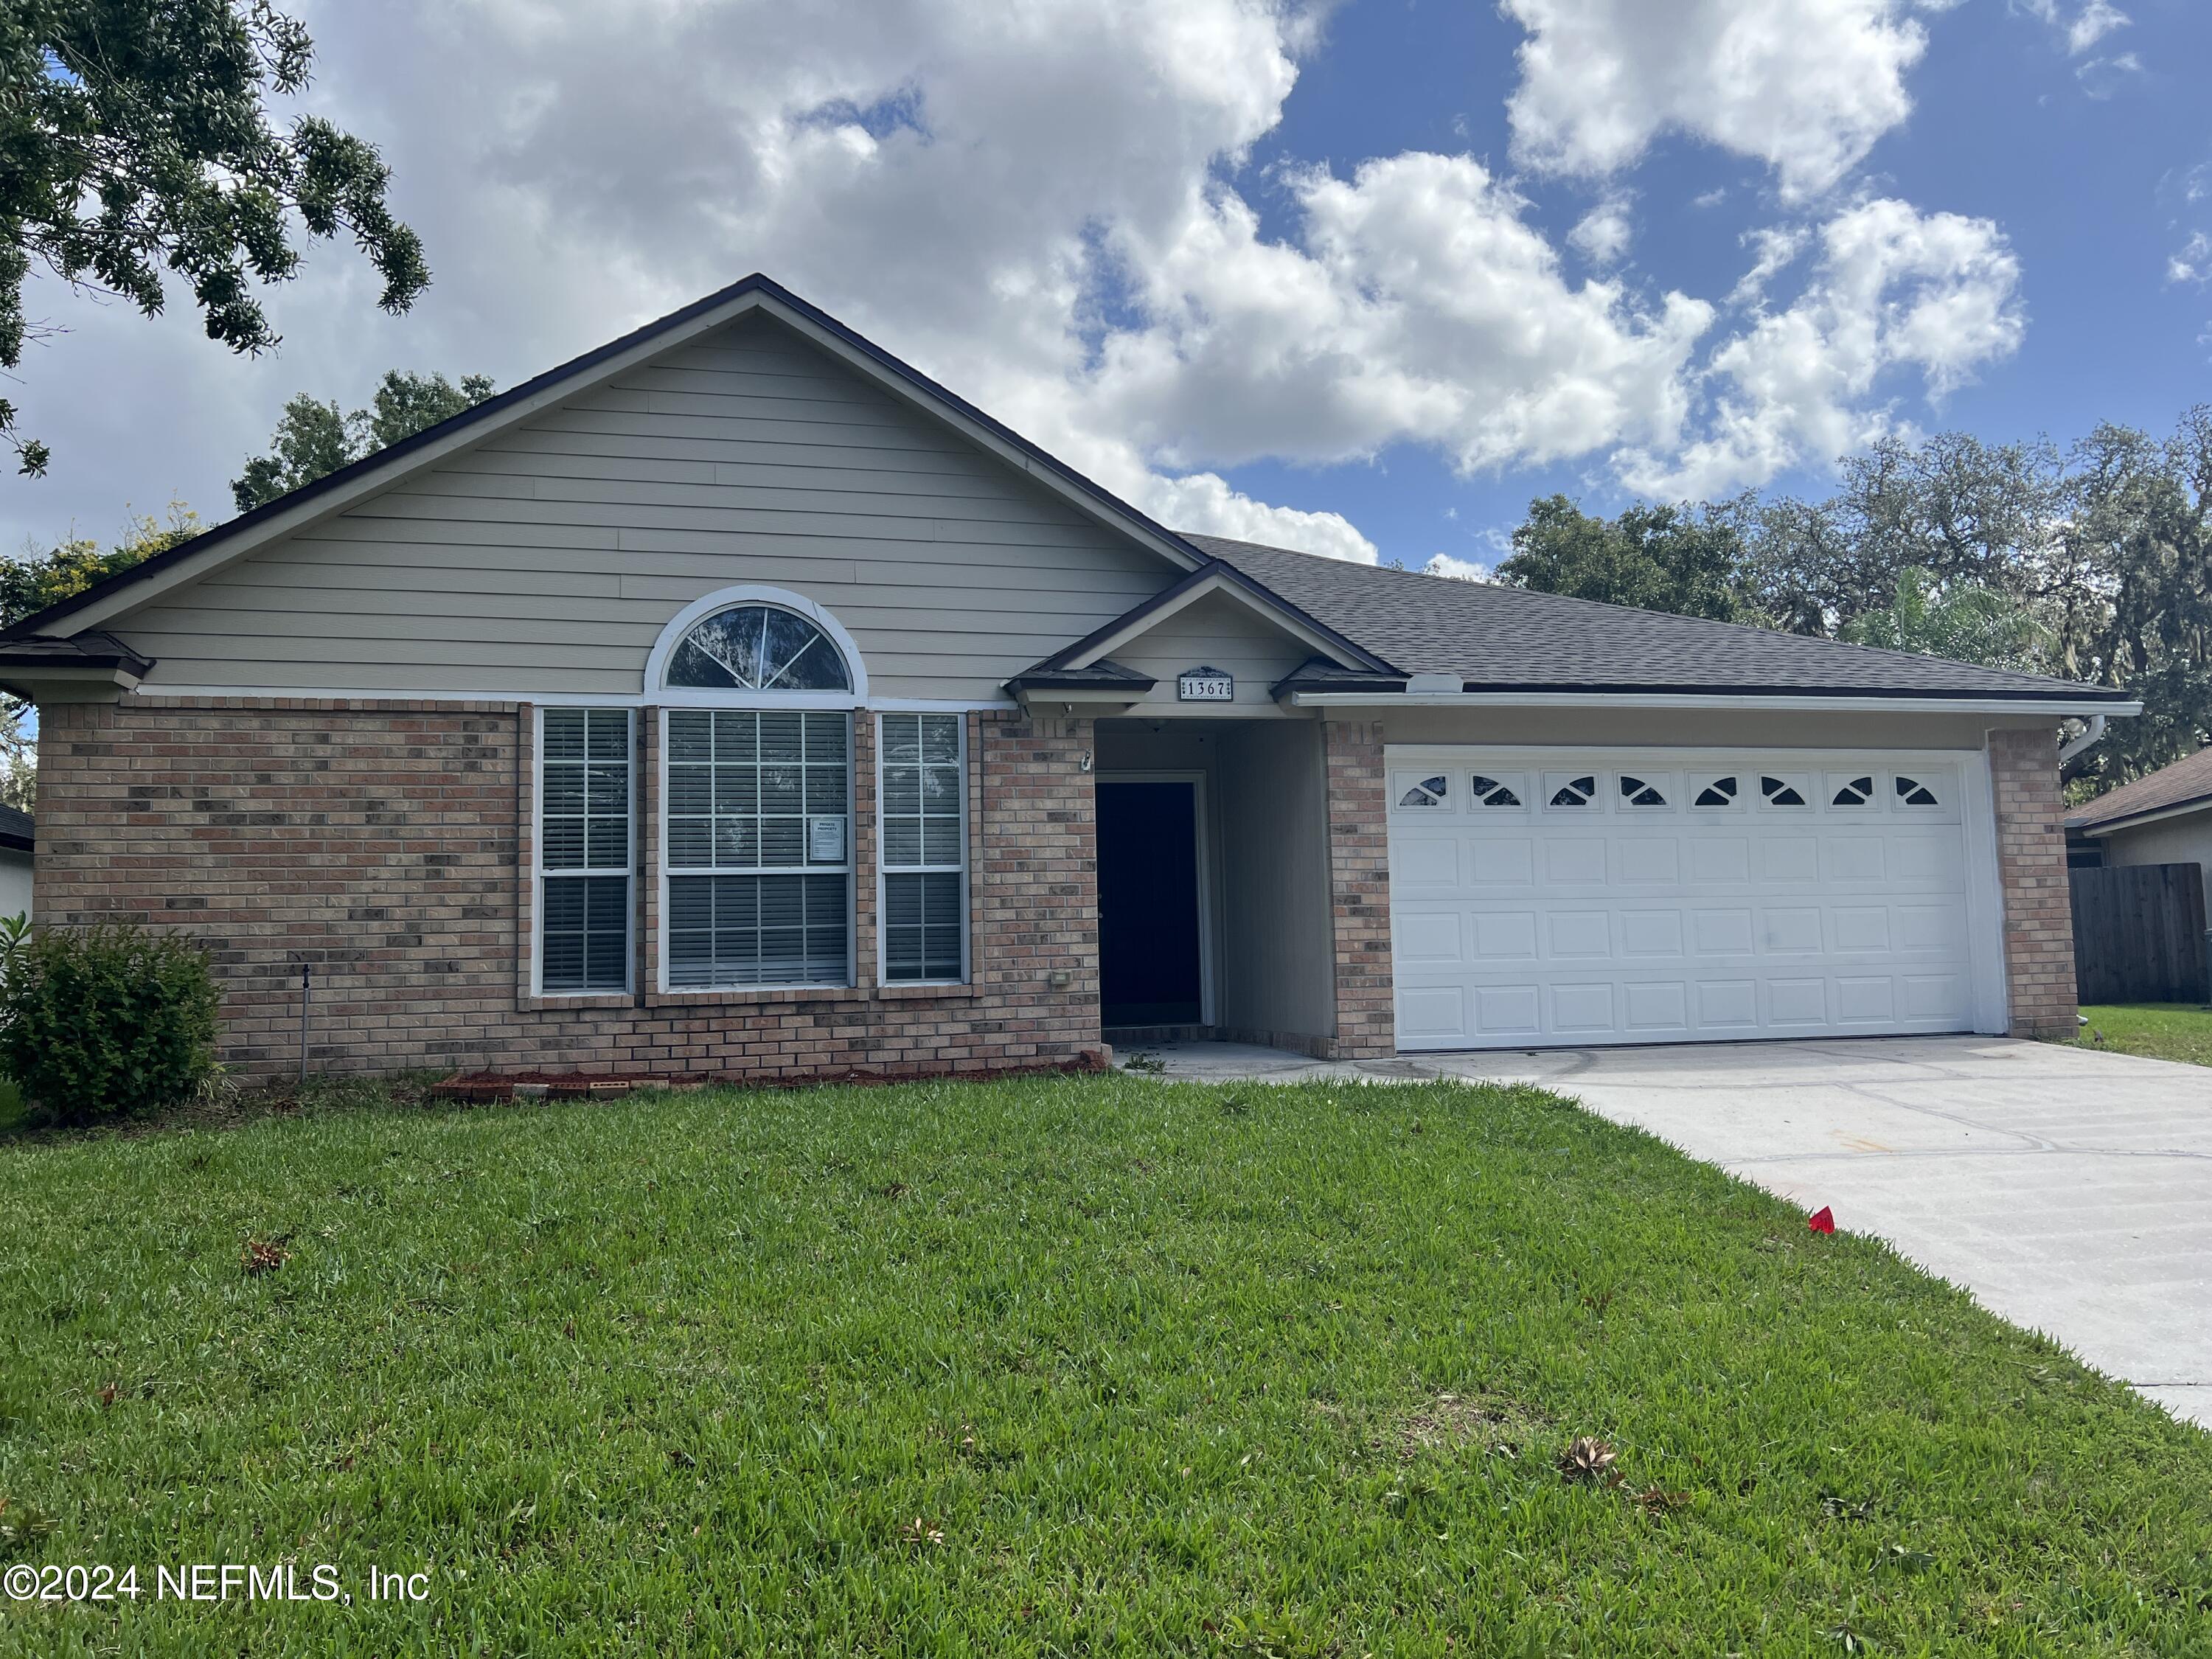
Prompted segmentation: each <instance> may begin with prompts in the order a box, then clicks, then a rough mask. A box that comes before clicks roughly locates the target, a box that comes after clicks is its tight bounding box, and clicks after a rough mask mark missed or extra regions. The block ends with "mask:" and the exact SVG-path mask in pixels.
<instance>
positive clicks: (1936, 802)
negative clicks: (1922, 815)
mask: <svg viewBox="0 0 2212 1659" xmlns="http://www.w3.org/2000/svg"><path fill="white" fill-rule="evenodd" d="M1896 787H1897V804H1898V805H1899V806H1941V805H1942V804H1943V803H1942V800H1941V799H1939V798H1938V797H1937V795H1936V789H1935V786H1934V784H1933V782H1932V781H1930V782H1923V781H1921V780H1920V779H1918V778H1913V777H1907V776H1905V775H1904V774H1903V773H1902V772H1900V773H1899V774H1898V775H1897V786H1896Z"/></svg>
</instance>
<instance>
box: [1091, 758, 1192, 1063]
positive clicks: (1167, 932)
mask: <svg viewBox="0 0 2212 1659" xmlns="http://www.w3.org/2000/svg"><path fill="white" fill-rule="evenodd" d="M1098 972H1099V980H1100V993H1099V1000H1100V1002H1101V1003H1102V1004H1103V1007H1102V1008H1101V1010H1100V1013H1101V1017H1102V1020H1103V1024H1108V1025H1195V1024H1198V1022H1199V1021H1200V1018H1203V1013H1202V1010H1201V1006H1200V991H1199V954H1198V788H1197V786H1196V785H1195V784H1194V783H1191V782H1188V781H1158V782H1134V781H1132V782H1122V783H1117V782H1113V781H1101V782H1100V783H1099V785H1098Z"/></svg>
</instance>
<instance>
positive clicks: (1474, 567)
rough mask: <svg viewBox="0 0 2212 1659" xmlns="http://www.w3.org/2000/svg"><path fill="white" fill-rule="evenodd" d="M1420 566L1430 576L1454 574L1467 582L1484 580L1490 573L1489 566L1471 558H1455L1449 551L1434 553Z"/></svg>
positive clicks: (1486, 579)
mask: <svg viewBox="0 0 2212 1659" xmlns="http://www.w3.org/2000/svg"><path fill="white" fill-rule="evenodd" d="M1421 568H1422V570H1423V571H1424V572H1425V573H1426V574H1429V575H1431V576H1456V577H1458V578H1459V579H1460V580H1462V581H1467V582H1486V581H1488V580H1490V575H1491V567H1490V566H1488V565H1486V564H1480V563H1478V562H1475V561H1474V560H1473V559H1455V558H1454V557H1453V556H1451V555H1450V554H1449V553H1439V554H1437V555H1436V556H1435V557H1433V558H1431V560H1430V561H1429V562H1427V563H1426V564H1425V565H1423V566H1422V567H1421Z"/></svg>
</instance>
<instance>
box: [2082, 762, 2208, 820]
mask: <svg viewBox="0 0 2212 1659" xmlns="http://www.w3.org/2000/svg"><path fill="white" fill-rule="evenodd" d="M2199 800H2201V801H2204V802H2206V803H2207V804H2212V749H2200V750H2197V752H2196V753H2195V754H2193V755H2191V757H2189V758H2188V759H2187V760H2178V761H2176V762H2174V763H2173V764H2172V765H2171V766H2169V767H2166V769H2164V770H2162V771H2158V772H2153V773H2152V774H2151V775H2149V776H2148V777H2142V778H2137V779H2136V781H2134V782H2133V783H2124V784H2122V785H2121V786H2120V787H2118V788H2117V789H2115V790H2113V791H2112V793H2111V794H2109V795H2100V796H2098V797H2097V799H2094V800H2093V801H2091V802H2090V803H2089V804H2088V805H2087V806H2085V807H2083V808H2082V809H2081V811H2078V812H2075V813H2072V814H2069V816H2068V817H2067V820H2066V823H2067V827H2068V828H2069V829H2077V828H2078V829H2093V828H2094V827H2095V826H2096V825H2098V824H2100V823H2118V821H2119V820H2120V819H2122V818H2132V817H2141V816H2142V814H2143V813H2145V812H2156V811H2162V810H2164V809H2165V808H2166V807H2169V806H2186V805H2189V804H2190V803H2191V801H2199Z"/></svg>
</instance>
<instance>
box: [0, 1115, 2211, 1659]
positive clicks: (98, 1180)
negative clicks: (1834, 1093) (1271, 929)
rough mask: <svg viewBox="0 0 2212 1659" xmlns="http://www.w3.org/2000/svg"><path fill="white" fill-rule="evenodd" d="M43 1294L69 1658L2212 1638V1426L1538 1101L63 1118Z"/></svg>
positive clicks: (1886, 1647)
mask: <svg viewBox="0 0 2212 1659" xmlns="http://www.w3.org/2000/svg"><path fill="white" fill-rule="evenodd" d="M249 1260H251V1261H257V1262H258V1265H260V1266H261V1267H263V1268H264V1271H259V1272H249V1271H247V1267H246V1264H247V1262H248V1261H249ZM0 1330H4V1331H5V1332H6V1333H7V1334H8V1340H7V1341H5V1342H4V1343H0V1497H4V1498H6V1499H7V1500H8V1506H7V1508H6V1509H5V1510H0V1535H4V1536H12V1537H13V1538H14V1539H15V1542H14V1543H13V1544H12V1546H9V1545H5V1544H0V1552H4V1551H5V1550H7V1549H12V1551H13V1556H12V1559H13V1560H14V1561H15V1562H17V1563H22V1562H28V1563H32V1564H65V1563H76V1562H82V1563H94V1562H99V1563H107V1564H111V1565H115V1566H118V1567H120V1566H123V1565H136V1566H137V1568H138V1570H139V1572H140V1575H141V1583H142V1586H143V1587H145V1588H146V1589H148V1590H149V1595H148V1596H147V1597H146V1598H145V1599H142V1600H141V1601H138V1602H137V1603H132V1604H106V1605H102V1606H98V1607H94V1606H88V1605H84V1606H67V1605H64V1606H57V1607H40V1606H37V1605H35V1604H33V1605H20V1604H18V1605H10V1606H8V1607H5V1608H4V1610H0V1645H9V1646H12V1648H13V1649H14V1650H18V1651H24V1652H34V1653H38V1654H40V1655H46V1654H55V1653H76V1652H94V1651H98V1652H102V1653H112V1652H118V1651H121V1652H140V1651H148V1652H162V1653H173V1652H174V1653H206V1654H222V1655H233V1654H241V1653H245V1654H264V1653H278V1652H284V1653H323V1652H341V1653H354V1654H386V1653H396V1652H415V1651H438V1652H448V1651H459V1650H469V1651H483V1652H488V1653H501V1654H509V1653H529V1654H532V1655H543V1654H555V1653H566V1652H578V1653H580V1652H586V1651H589V1652H593V1653H599V1652H609V1651H619V1652H635V1653H641V1654H643V1653H654V1654H658V1653H699V1654H710V1653H711V1654H721V1653H728V1652H732V1651H738V1650H748V1651H749V1650H780V1651H784V1652H791V1653H846V1652H872V1653H1002V1652H1023V1653H1027V1652H1037V1653H1064V1654H1073V1653H1083V1654H1099V1653H1106V1652H1124V1653H1130V1654H1156V1653H1163V1652H1166V1653H1184V1654H1194V1655H1209V1654H1216V1653H1232V1652H1234V1653H1252V1654H1279V1655H1307V1654H1310V1655H1325V1654H1344V1655H1347V1656H1358V1655H1361V1654H1366V1653H1374V1654H1378V1655H1380V1654H1444V1653H1447V1652H1449V1653H1451V1654H1455V1655H1462V1656H1463V1655H1468V1654H1485V1655H1486V1654H1505V1655H1520V1654H1530V1655H1534V1654H1631V1653H1633V1654H1651V1653H1681V1654H1694V1655H1700V1656H1704V1655H1719V1654H1723V1653H1731V1652H1736V1653H1747V1654H1748V1653H1757V1654H1769V1653H1778V1654H1830V1653H1846V1652H1861V1651H1866V1652H1874V1653H1881V1654H1942V1655H1956V1654H1979V1653H1988V1654H2004V1655H2027V1654H2066V1655H2077V1654H2102V1653H2126V1654H2174V1655H2179V1654H2203V1653H2207V1652H2212V1437H2208V1436H2206V1435H2204V1434H2203V1433H2200V1432H2198V1431H2195V1430H2191V1429H2186V1428H2183V1427H2180V1426H2179V1425H2176V1424H2174V1423H2173V1422H2172V1420H2170V1419H2167V1418H2166V1417H2165V1416H2164V1415H2163V1414H2162V1413H2160V1412H2159V1411H2157V1410H2156V1409H2154V1407H2149V1406H2148V1405H2145V1404H2143V1403H2142V1402H2141V1401H2137V1400H2136V1399H2135V1398H2134V1397H2133V1396H2131V1395H2129V1394H2127V1393H2126V1392H2125V1391H2124V1390H2123V1389H2120V1388H2119V1387H2118V1386H2116V1385H2114V1384H2111V1383H2106V1382H2104V1381H2101V1380H2100V1379H2099V1378H2098V1377H2096V1376H2093V1375H2091V1374H2089V1373H2088V1372H2087V1371H2085V1370H2082V1369H2081V1367H2080V1366H2079V1365H2077V1364H2074V1363H2073V1362H2072V1361H2070V1360H2069V1359H2068V1358H2065V1357H2064V1356H2063V1354H2061V1353H2059V1352H2056V1351H2055V1350H2054V1349H2053V1348H2052V1347H2051V1346H2050V1345H2048V1344H2046V1343H2045V1342H2043V1341H2040V1340H2037V1339H2035V1338H2033V1337H2031V1336H2029V1335H2027V1334H2022V1333H2021V1332H2019V1331H2017V1330H2015V1329H2013V1328H2009V1327H2008V1326H2006V1325H2004V1324H2002V1323H2000V1322H1998V1321H1996V1319H1993V1318H1991V1317H1990V1316H1987V1315H1985V1314H1983V1313H1981V1312H1979V1311H1978V1310H1976V1309H1975V1308H1974V1307H1973V1306H1972V1304H1970V1303H1969V1302H1968V1301H1967V1299H1966V1297H1964V1296H1962V1295H1960V1294H1959V1293H1958V1292H1956V1291H1952V1290H1950V1289H1948V1288H1947V1287H1945V1286H1943V1285H1940V1284H1937V1283H1935V1282H1933V1281H1931V1280H1929V1279H1925V1278H1923V1277H1922V1276H1920V1275H1919V1274H1917V1273H1915V1272H1913V1271H1912V1270H1911V1269H1910V1268H1909V1267H1905V1265H1904V1264H1903V1263H1901V1262H1900V1261H1898V1260H1897V1259H1896V1258H1895V1257H1893V1255H1890V1254H1889V1253H1888V1252H1887V1250H1886V1249H1883V1248H1882V1247H1881V1246H1879V1245H1877V1244H1875V1243H1870V1242H1869V1241H1867V1240H1864V1239H1861V1238H1855V1237H1849V1236H1844V1235H1839V1236H1838V1237H1833V1238H1821V1237H1815V1236H1814V1235H1812V1234H1810V1233H1808V1231H1806V1230H1805V1226H1804V1222H1803V1218H1802V1216H1800V1215H1799V1214H1798V1213H1797V1212H1795V1211H1793V1210H1791V1209H1790V1208H1788V1207H1786V1206H1783V1205H1781V1204H1779V1203H1777V1202H1775V1201H1773V1200H1770V1199H1767V1198H1765V1197H1764V1196H1762V1195H1760V1194H1758V1193H1756V1192H1754V1191H1753V1190H1751V1189H1748V1188H1745V1187H1743V1186H1741V1185H1738V1184H1737V1183H1735V1182H1732V1181H1730V1180H1729V1179H1728V1178H1727V1177H1725V1176H1722V1175H1720V1174H1719V1173H1717V1172H1716V1171H1714V1170H1711V1169H1708V1168H1705V1167H1703V1166H1701V1165H1699V1164H1692V1163H1690V1162H1688V1161H1686V1159H1684V1158H1681V1157H1680V1156H1678V1155H1677V1154H1675V1153H1674V1152H1670V1151H1668V1149H1667V1148H1666V1147H1664V1146H1662V1145H1660V1144H1659V1143H1657V1142H1656V1141H1653V1140H1650V1139H1644V1138H1643V1137H1641V1136H1638V1135H1637V1134H1635V1133H1631V1132H1628V1131H1626V1130H1622V1129H1619V1128H1616V1127H1612V1126H1609V1125H1607V1124H1605V1123H1603V1122H1601V1121H1597V1120H1596V1119H1595V1118H1592V1117H1589V1116H1587V1115H1583V1113H1581V1112H1579V1111H1577V1110H1575V1109H1571V1108H1570V1107H1568V1106H1565V1105H1564V1104H1562V1103H1559V1102H1558V1101H1556V1100H1555V1099H1553V1098H1552V1097H1547V1096H1545V1095H1542V1094H1540V1093H1537V1092H1535V1091H1529V1090H1506V1089H1495V1088H1471V1087H1465V1086H1443V1085H1436V1086H1421V1085H1406V1086H1390V1087H1368V1088H1355V1087H1334V1088H1332V1087H1328V1086H1323V1085H1314V1086H1305V1087H1297V1088H1288V1089H1269V1088H1263V1087H1256V1086H1247V1087H1242V1088H1237V1087H1231V1088H1212V1089H1210V1088H1205V1087H1200V1086H1194V1085H1169V1084H1164V1083H1162V1082H1158V1081H1154V1080H1152V1079H1138V1078H1132V1077H1127V1076H1115V1077H1109V1078H1103V1079H1036V1080H1030V1081H1021V1082H1013V1083H1002V1084H994V1085H951V1084H946V1085H915V1086H910V1087H903V1088H897V1089H873V1090H868V1089H826V1090H818V1091H797V1092H776V1093H761V1094H733V1093H727V1092H719V1093H711V1094H690V1095H682V1096H667V1095H662V1096H651V1097H635V1098H632V1099H630V1100H628V1101H623V1102H617V1103H597V1104H592V1103H575V1104H566V1103H564V1104H545V1103H540V1104H537V1105H517V1106H501V1107H489V1108H477V1109H446V1108H438V1109H434V1108H424V1107H394V1106H388V1105H387V1106H382V1107H379V1106H375V1105H374V1104H372V1105H369V1106H366V1107H363V1106H360V1105H358V1104H356V1105H355V1106H351V1107H349V1108H347V1109H333V1110H322V1111H309V1112H307V1113H303V1114H301V1115H295V1116H288V1117H279V1118H273V1119H268V1120H264V1121H258V1122H255V1123H252V1124H250V1125H248V1126H246V1127H241V1128H237V1129H233V1130H228V1131H222V1132H216V1133H210V1132H208V1131H205V1130H198V1131H194V1132H190V1133H179V1132H164V1133H149V1134H143V1135H137V1136H131V1137H117V1136H105V1137H100V1138H95V1139H61V1138H56V1137H31V1138H24V1137H21V1136H18V1137H17V1138H15V1139H12V1140H0ZM1582 1435H1592V1436H1597V1437H1602V1438H1603V1439H1605V1440H1606V1441H1607V1442H1609V1443H1611V1445H1612V1446H1613V1448H1614V1449H1616V1451H1617V1454H1618V1460H1619V1461H1618V1464H1617V1466H1616V1467H1617V1469H1618V1472H1619V1473H1620V1475H1621V1476H1622V1479H1621V1480H1620V1484H1618V1485H1617V1486H1614V1485H1607V1484H1604V1483H1601V1482H1592V1483H1585V1484H1579V1485H1570V1484H1568V1483H1567V1482H1566V1481H1565V1480H1563V1479H1562V1476H1561V1474H1560V1472H1559V1468H1558V1467H1557V1463H1556V1460H1557V1459H1558V1457H1559V1454H1560V1453H1561V1451H1562V1450H1563V1449H1565V1448H1567V1447H1568V1445H1569V1443H1570V1442H1571V1441H1572V1440H1573V1439H1574V1438H1575V1437H1577V1436H1582ZM40 1516H43V1517H45V1518H46V1521H49V1522H51V1526H52V1530H51V1531H42V1526H43V1524H44V1523H43V1522H41V1521H40ZM27 1520H28V1522H30V1524H28V1525H26V1524H24V1523H25V1522H26V1521H27ZM9 1528H13V1531H12V1533H10V1532H9V1531H8V1529H9ZM287 1561H289V1562H293V1563H296V1564H298V1568H299V1583H301V1586H302V1587H303V1592H302V1593H305V1590H304V1587H305V1586H307V1584H308V1583H309V1580H310V1574H311V1573H312V1571H313V1567H314V1565H317V1564H324V1563H328V1564H331V1565H333V1566H334V1567H335V1568H336V1569H337V1572H338V1573H339V1574H340V1575H342V1582H343V1584H344V1585H345V1587H346V1588H347V1589H348V1590H349V1592H350V1593H351V1594H353V1595H354V1596H355V1597H356V1599H355V1601H353V1602H352V1603H351V1604H350V1605H343V1604H339V1603H329V1604H316V1603H312V1602H311V1603H304V1604H296V1605H295V1604H289V1603H270V1602H262V1603H252V1604H249V1603H242V1602H238V1601H233V1602H231V1603H228V1604H205V1605H196V1604H192V1603H189V1602H184V1603H179V1602H175V1601H166V1602H157V1601H154V1600H153V1599H152V1598H151V1595H150V1591H151V1588H152V1582H153V1571H154V1569H155V1566H156V1565H157V1564H167V1565H172V1566H174V1565H176V1564H179V1563H189V1562H209V1563H224V1562H231V1563H240V1564H247V1563H252V1564H261V1565H269V1564H274V1563H278V1562H287ZM372 1565H374V1566H376V1567H378V1568H380V1569H382V1570H385V1571H402V1572H408V1573H411V1572H416V1571H422V1572H425V1573H427V1574H428V1578H427V1580H425V1581H424V1583H425V1588H426V1589H427V1592H428V1594H427V1599H425V1600H423V1601H419V1602H411V1601H410V1602H397V1603H395V1602H392V1601H379V1602H374V1603H371V1602H368V1601H366V1600H365V1583H366V1578H367V1574H368V1570H369V1568H370V1567H371V1566H372Z"/></svg>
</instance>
